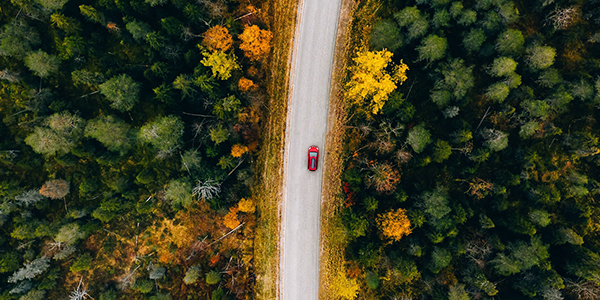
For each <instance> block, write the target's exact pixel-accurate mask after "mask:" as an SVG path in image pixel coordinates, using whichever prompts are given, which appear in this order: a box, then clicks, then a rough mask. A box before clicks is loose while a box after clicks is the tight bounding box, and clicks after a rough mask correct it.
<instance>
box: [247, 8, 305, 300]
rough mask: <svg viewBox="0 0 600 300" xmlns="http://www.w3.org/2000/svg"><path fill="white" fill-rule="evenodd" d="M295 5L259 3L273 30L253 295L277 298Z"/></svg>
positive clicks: (258, 168)
mask: <svg viewBox="0 0 600 300" xmlns="http://www.w3.org/2000/svg"><path fill="white" fill-rule="evenodd" d="M297 6H298V3H297V1H293V0H267V1H265V2H264V3H263V7H262V12H261V15H262V17H263V20H265V22H266V23H267V24H268V26H269V29H270V30H271V31H272V32H273V40H272V42H273V48H272V49H273V50H272V51H271V56H270V57H269V61H268V65H267V66H266V67H265V68H266V70H267V81H266V82H267V87H266V88H267V96H268V98H267V108H266V109H265V112H266V116H265V117H266V118H265V122H264V124H263V128H264V129H263V132H262V141H261V154H260V155H259V158H258V161H257V163H256V172H255V174H256V175H255V176H256V182H257V184H256V185H255V189H254V191H253V194H254V196H255V198H256V201H257V206H258V214H259V215H258V222H257V228H256V238H255V241H254V268H255V272H256V285H255V289H254V292H255V299H259V300H260V299H268V300H272V299H276V298H277V289H278V288H277V282H278V280H277V276H278V268H279V250H278V245H279V228H280V227H279V226H280V225H279V223H280V220H281V207H280V202H281V196H282V194H281V188H282V184H283V151H284V146H285V126H286V112H287V99H288V91H289V88H288V86H289V60H290V55H291V47H292V38H293V36H294V30H295V27H296V10H297Z"/></svg>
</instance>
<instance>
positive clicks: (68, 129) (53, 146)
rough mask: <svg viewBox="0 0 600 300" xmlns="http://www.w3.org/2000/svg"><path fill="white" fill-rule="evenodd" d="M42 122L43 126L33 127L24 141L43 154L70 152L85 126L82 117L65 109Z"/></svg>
mask: <svg viewBox="0 0 600 300" xmlns="http://www.w3.org/2000/svg"><path fill="white" fill-rule="evenodd" d="M44 123H45V124H44V125H45V126H44V127H35V129H34V132H33V133H32V134H30V135H28V136H27V138H25V143H26V144H27V145H29V146H31V148H33V151H35V152H37V153H40V154H43V155H45V156H52V155H62V154H66V153H68V152H70V151H71V150H72V149H73V148H75V146H76V145H77V143H78V142H79V140H80V139H81V137H82V135H83V128H84V126H85V122H84V121H83V119H81V118H80V117H78V116H76V115H72V114H70V113H69V112H66V111H65V112H62V113H56V114H54V115H52V116H50V117H48V118H47V119H46V121H45V122H44Z"/></svg>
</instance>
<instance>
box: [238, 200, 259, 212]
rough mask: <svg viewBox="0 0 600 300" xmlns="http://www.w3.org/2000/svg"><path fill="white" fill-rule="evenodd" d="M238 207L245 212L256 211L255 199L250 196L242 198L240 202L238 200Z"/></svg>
mask: <svg viewBox="0 0 600 300" xmlns="http://www.w3.org/2000/svg"><path fill="white" fill-rule="evenodd" d="M238 209H239V210H240V211H241V212H245V213H248V214H251V213H254V212H255V211H256V204H255V203H254V200H252V199H250V198H248V199H246V198H242V199H240V202H238Z"/></svg>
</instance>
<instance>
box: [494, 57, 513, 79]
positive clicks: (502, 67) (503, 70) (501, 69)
mask: <svg viewBox="0 0 600 300" xmlns="http://www.w3.org/2000/svg"><path fill="white" fill-rule="evenodd" d="M516 69H517V62H516V61H515V60H514V59H512V58H510V57H499V58H496V59H494V62H493V63H492V66H491V67H490V69H489V71H488V72H489V73H490V75H492V76H495V77H502V76H507V75H509V74H512V73H513V72H514V71H515V70H516Z"/></svg>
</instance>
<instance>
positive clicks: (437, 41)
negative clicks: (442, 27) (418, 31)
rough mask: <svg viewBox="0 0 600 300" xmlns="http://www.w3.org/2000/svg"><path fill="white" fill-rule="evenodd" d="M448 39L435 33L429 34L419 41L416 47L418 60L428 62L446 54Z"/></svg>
mask: <svg viewBox="0 0 600 300" xmlns="http://www.w3.org/2000/svg"><path fill="white" fill-rule="evenodd" d="M447 48H448V41H447V40H446V38H443V37H439V36H437V35H435V34H430V35H428V36H427V37H426V38H424V39H423V40H422V41H421V45H420V46H418V47H417V51H418V52H419V59H420V60H427V61H428V62H432V61H436V60H439V59H441V58H443V57H444V56H445V55H446V49H447Z"/></svg>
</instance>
